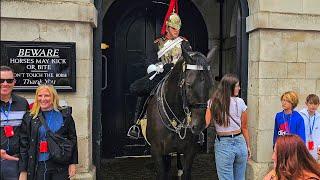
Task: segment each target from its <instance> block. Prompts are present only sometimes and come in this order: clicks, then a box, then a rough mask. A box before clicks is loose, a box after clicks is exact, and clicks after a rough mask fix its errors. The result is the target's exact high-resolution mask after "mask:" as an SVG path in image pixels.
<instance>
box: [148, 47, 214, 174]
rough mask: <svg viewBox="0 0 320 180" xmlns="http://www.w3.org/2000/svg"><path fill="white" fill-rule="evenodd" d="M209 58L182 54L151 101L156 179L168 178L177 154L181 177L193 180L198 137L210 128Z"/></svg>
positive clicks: (151, 140) (198, 54)
mask: <svg viewBox="0 0 320 180" xmlns="http://www.w3.org/2000/svg"><path fill="white" fill-rule="evenodd" d="M208 59H209V58H206V57H205V56H204V55H203V54H201V53H199V52H184V51H183V56H182V57H181V58H180V59H179V60H178V61H177V63H176V64H175V66H174V67H173V69H172V70H171V71H170V72H169V73H168V74H167V76H166V77H165V78H164V79H163V80H162V81H161V82H160V84H159V86H158V87H157V90H156V93H155V94H154V96H152V97H151V99H150V100H149V103H148V105H147V119H148V123H147V133H146V134H147V139H148V141H149V142H150V144H151V155H152V156H153V158H154V160H155V163H156V165H157V179H163V180H164V179H165V180H167V179H169V177H168V174H169V170H170V168H171V156H169V155H168V154H170V153H172V152H176V153H177V160H178V161H177V166H178V169H179V171H178V176H180V175H181V174H182V179H191V167H192V163H193V159H194V157H195V155H196V153H197V152H198V150H199V147H200V145H199V144H198V143H197V142H198V141H199V134H200V133H201V132H202V131H203V130H204V129H205V128H206V127H207V125H208V124H207V125H206V122H205V109H206V106H207V103H206V102H207V100H208V99H209V90H210V89H211V87H212V83H213V82H212V78H211V74H210V71H209V66H208V64H209V62H208ZM181 154H183V161H182V162H183V163H181V161H180V155H181ZM181 170H183V171H181Z"/></svg>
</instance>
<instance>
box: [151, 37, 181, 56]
mask: <svg viewBox="0 0 320 180" xmlns="http://www.w3.org/2000/svg"><path fill="white" fill-rule="evenodd" d="M182 41H183V39H182V38H181V37H177V38H176V39H174V40H173V41H171V42H169V43H165V44H164V46H163V48H161V49H160V50H159V51H158V53H157V54H158V59H159V58H161V57H162V56H163V55H164V54H165V53H166V52H168V51H169V50H170V49H172V48H173V47H175V46H176V45H177V44H179V43H181V42H182Z"/></svg>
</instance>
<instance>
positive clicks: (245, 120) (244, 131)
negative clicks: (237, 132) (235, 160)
mask: <svg viewBox="0 0 320 180" xmlns="http://www.w3.org/2000/svg"><path fill="white" fill-rule="evenodd" d="M241 131H242V134H243V137H244V139H245V140H246V144H247V148H248V158H251V150H250V138H249V131H248V113H247V110H246V111H244V112H242V114H241Z"/></svg>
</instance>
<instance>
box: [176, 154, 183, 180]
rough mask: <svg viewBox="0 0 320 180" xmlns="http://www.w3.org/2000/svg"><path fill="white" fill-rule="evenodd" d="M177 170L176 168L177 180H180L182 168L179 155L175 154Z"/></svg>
mask: <svg viewBox="0 0 320 180" xmlns="http://www.w3.org/2000/svg"><path fill="white" fill-rule="evenodd" d="M177 168H178V174H177V175H178V180H181V176H182V174H183V167H182V163H181V154H180V153H179V152H177Z"/></svg>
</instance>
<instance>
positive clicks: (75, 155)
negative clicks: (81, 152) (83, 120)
mask: <svg viewBox="0 0 320 180" xmlns="http://www.w3.org/2000/svg"><path fill="white" fill-rule="evenodd" d="M68 118H69V121H70V122H69V128H68V138H69V139H70V140H71V141H72V143H73V144H74V148H73V153H72V158H71V161H70V164H78V143H77V132H76V127H75V123H74V120H73V118H72V116H71V114H70V115H69V117H68Z"/></svg>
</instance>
